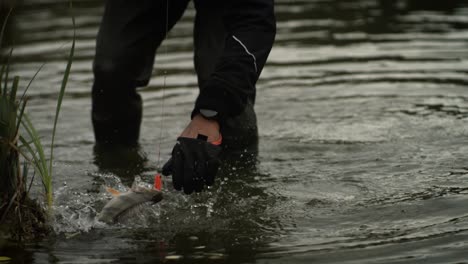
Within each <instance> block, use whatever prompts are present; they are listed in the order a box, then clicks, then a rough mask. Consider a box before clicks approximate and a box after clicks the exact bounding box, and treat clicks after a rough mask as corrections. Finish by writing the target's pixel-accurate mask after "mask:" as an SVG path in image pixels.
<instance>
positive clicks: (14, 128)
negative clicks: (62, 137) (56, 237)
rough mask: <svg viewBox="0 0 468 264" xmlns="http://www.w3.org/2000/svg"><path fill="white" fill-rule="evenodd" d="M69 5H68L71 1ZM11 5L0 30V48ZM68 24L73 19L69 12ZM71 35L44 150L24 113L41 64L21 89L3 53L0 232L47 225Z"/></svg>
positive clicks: (36, 231) (18, 233)
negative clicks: (38, 192) (36, 191)
mask: <svg viewBox="0 0 468 264" xmlns="http://www.w3.org/2000/svg"><path fill="white" fill-rule="evenodd" d="M70 7H71V5H70ZM11 13H12V9H10V11H9V12H8V14H7V16H6V18H5V21H3V25H2V28H1V31H0V49H1V50H3V49H2V48H3V47H2V42H3V41H2V40H3V36H4V34H5V28H6V25H7V22H8V18H9V16H10V15H11ZM72 21H73V26H74V25H75V21H74V18H72ZM74 49H75V37H74V38H73V41H72V47H71V49H70V53H69V55H68V59H67V65H66V69H65V73H64V76H63V79H62V83H61V87H60V90H59V93H58V98H57V107H56V111H55V119H54V125H53V131H52V134H51V144H50V149H49V152H48V153H46V147H45V146H44V145H43V143H42V141H41V136H40V135H39V134H38V132H37V131H36V129H35V127H34V123H33V120H31V118H30V117H29V116H28V114H27V102H28V98H27V91H28V89H29V88H30V87H31V85H32V84H33V82H34V78H35V77H36V76H37V74H39V72H40V70H41V68H42V67H40V68H39V69H38V70H37V72H36V73H35V75H34V76H33V77H32V79H31V80H29V81H28V83H27V85H26V86H25V87H24V89H23V91H22V93H21V95H19V94H18V90H19V88H20V77H19V76H13V77H11V76H9V75H10V64H11V58H12V54H13V48H10V50H9V51H7V52H6V53H4V52H3V51H2V53H1V54H2V55H3V54H5V55H6V56H4V57H5V58H3V56H0V58H2V61H1V67H0V238H15V239H23V238H35V237H40V236H42V235H44V234H46V233H47V232H48V231H49V227H48V226H47V219H48V216H49V214H50V211H51V208H52V203H53V188H52V179H53V173H52V172H53V166H52V161H53V158H54V156H53V153H54V141H55V134H56V128H57V122H58V117H59V114H60V109H61V105H62V100H63V96H64V94H65V88H66V86H67V82H68V77H69V74H70V70H71V65H72V60H73V55H74ZM35 176H38V178H39V179H40V181H41V183H42V186H43V193H44V199H41V200H44V201H45V203H44V204H43V205H44V206H43V205H42V204H40V203H39V202H38V201H37V200H33V199H32V198H31V197H30V195H29V191H30V189H31V186H32V183H33V181H34V180H35Z"/></svg>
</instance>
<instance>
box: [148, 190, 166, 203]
mask: <svg viewBox="0 0 468 264" xmlns="http://www.w3.org/2000/svg"><path fill="white" fill-rule="evenodd" d="M162 199H163V194H162V192H160V191H157V193H155V194H154V195H153V197H152V198H151V202H153V203H157V202H160V201H161V200H162Z"/></svg>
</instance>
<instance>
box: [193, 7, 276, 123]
mask: <svg viewBox="0 0 468 264" xmlns="http://www.w3.org/2000/svg"><path fill="white" fill-rule="evenodd" d="M201 1H207V0H201ZM216 1H223V0H216ZM225 3H226V5H227V8H226V9H225V10H226V11H225V12H224V14H223V23H224V26H225V28H226V31H227V37H226V41H225V46H224V51H223V52H222V55H221V57H220V58H219V60H218V62H217V63H216V67H215V70H214V73H213V74H212V75H211V76H210V77H209V78H208V80H207V81H206V82H204V84H203V87H201V91H200V95H199V96H198V98H197V100H196V103H195V109H194V111H193V114H195V113H197V112H198V111H199V110H200V109H210V110H215V111H217V112H218V114H219V117H220V118H229V117H233V116H236V115H238V114H240V113H241V112H242V111H243V109H244V108H245V106H246V104H247V101H248V100H249V99H251V98H255V85H256V82H257V80H258V78H259V76H260V73H261V72H262V69H263V67H264V65H265V62H266V60H267V57H268V55H269V53H270V51H271V48H272V46H273V42H274V39H275V34H276V20H275V15H274V0H225ZM252 103H253V102H252Z"/></svg>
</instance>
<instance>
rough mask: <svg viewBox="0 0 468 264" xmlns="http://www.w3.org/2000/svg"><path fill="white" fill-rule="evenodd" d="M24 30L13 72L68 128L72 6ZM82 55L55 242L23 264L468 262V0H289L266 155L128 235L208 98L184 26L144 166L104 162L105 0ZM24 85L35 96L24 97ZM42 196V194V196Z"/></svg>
mask: <svg viewBox="0 0 468 264" xmlns="http://www.w3.org/2000/svg"><path fill="white" fill-rule="evenodd" d="M24 2H25V3H24V4H23V7H22V8H21V10H19V12H18V13H17V14H16V16H15V17H14V19H13V24H12V27H13V28H15V30H16V36H15V40H16V41H15V47H16V48H15V56H14V61H15V66H14V71H15V72H16V73H18V74H20V75H21V76H24V77H31V76H32V75H33V74H34V72H35V71H36V70H37V69H38V68H39V66H40V65H41V64H42V63H43V62H46V63H47V64H46V66H45V67H44V69H43V70H42V72H41V73H40V74H39V76H38V78H37V79H36V81H35V82H34V85H33V87H32V88H31V90H30V92H29V95H30V102H29V112H30V113H31V115H32V116H33V120H35V122H36V124H37V125H38V127H39V130H40V132H41V133H43V134H44V135H45V138H44V140H45V141H46V142H48V140H50V139H49V137H47V135H48V134H50V132H51V129H52V121H53V115H54V113H53V112H54V106H55V102H56V101H55V99H56V95H57V91H58V89H59V84H60V81H61V74H62V73H63V70H64V68H65V63H64V58H65V57H66V54H67V51H68V48H69V47H70V42H69V40H70V38H71V36H72V30H71V22H70V19H69V18H70V14H69V12H68V11H67V5H66V4H64V3H63V1H58V0H40V1H39V0H35V1H32V0H30V1H24ZM74 2H75V15H76V18H77V28H78V32H77V34H78V41H77V51H76V58H75V61H74V64H73V74H72V75H71V79H70V84H69V88H68V92H67V95H66V98H65V101H64V107H63V108H62V115H61V119H60V123H59V127H58V129H59V130H58V131H59V133H58V135H57V143H58V146H57V149H56V161H55V163H54V169H55V173H56V177H55V190H56V194H55V197H56V199H55V201H56V208H55V223H54V228H55V230H56V231H57V235H56V236H53V237H50V238H47V239H45V240H43V241H40V242H37V243H32V244H26V245H4V246H2V249H1V250H0V253H1V254H0V255H7V256H9V257H11V258H13V259H14V260H15V262H18V263H29V262H35V263H47V262H52V263H109V262H126V263H132V262H139V263H140V262H142V263H146V262H148V263H158V262H168V263H252V262H257V263H312V262H314V263H467V260H468V251H467V249H468V209H467V207H466V205H467V203H468V163H467V154H466V153H468V144H467V143H468V131H467V130H468V90H467V89H466V87H467V84H468V71H467V68H468V18H467V17H468V16H467V15H468V1H461V0H459V1H458V0H451V1H428V0H425V1H424V0H421V1H417V0H406V1H403V0H400V1H384V0H381V1H378V0H367V1H365V0H356V1H344V0H343V1H338V0H335V1H334V0H307V1H305V0H304V1H292V0H277V1H276V12H277V17H278V34H277V41H276V44H275V47H274V49H273V51H272V54H271V56H270V59H269V63H268V66H267V67H266V68H265V70H264V72H263V75H262V78H261V80H260V82H259V84H258V101H257V104H256V111H257V114H258V119H259V126H260V136H261V142H260V154H259V156H258V164H256V165H255V166H251V165H245V164H244V163H240V164H239V163H237V164H236V163H232V164H231V163H229V164H227V165H226V166H225V168H224V169H223V172H222V173H220V175H219V177H218V181H217V185H216V186H214V187H213V188H212V189H210V190H209V191H208V192H205V193H203V194H201V195H193V196H191V197H187V196H184V195H182V194H179V193H176V192H174V191H173V190H172V189H171V188H170V187H169V185H170V182H168V181H167V180H166V185H165V186H166V187H165V188H166V189H165V193H166V196H165V200H163V201H162V202H161V203H160V204H159V205H155V206H147V207H144V208H139V209H138V210H137V211H136V212H134V214H133V216H132V215H131V216H129V217H128V218H126V219H125V221H123V222H122V223H120V224H117V225H116V226H105V225H100V224H96V223H95V221H94V218H95V215H96V213H97V212H98V211H99V210H100V208H102V206H103V205H104V203H105V202H106V201H108V200H109V199H110V197H109V195H108V194H106V193H105V191H104V186H107V185H109V186H113V187H115V188H117V189H121V190H124V189H125V188H126V187H125V186H128V185H129V184H131V183H132V182H133V177H134V176H135V175H136V176H137V181H139V182H142V183H145V182H149V181H150V179H151V177H152V175H154V173H155V172H156V171H157V168H156V163H157V154H158V149H157V146H158V144H157V143H158V137H159V131H160V127H161V114H160V113H161V111H160V109H161V108H160V107H161V102H162V97H163V94H162V91H161V87H162V83H163V77H162V72H163V71H167V72H168V74H167V84H168V89H167V90H166V92H165V98H164V102H165V106H166V110H165V111H166V115H165V117H164V120H165V121H164V122H165V124H166V126H165V127H164V130H163V141H162V142H161V148H162V159H163V160H165V159H167V158H168V156H169V153H170V150H171V148H172V145H173V144H174V135H176V134H178V133H180V131H181V130H182V128H183V127H184V126H185V125H186V122H187V119H188V114H189V113H190V111H191V108H192V104H193V101H194V99H195V97H196V94H197V88H196V87H197V84H196V77H195V75H194V73H193V65H192V52H191V47H192V35H191V34H192V22H191V21H192V20H193V17H194V11H193V10H192V9H190V10H188V12H186V14H185V16H184V18H183V20H182V21H181V22H179V24H178V25H177V26H176V28H175V29H174V30H173V31H172V32H171V34H170V36H169V40H168V41H167V42H166V43H165V45H167V50H168V52H167V54H165V53H163V52H162V51H163V50H164V48H162V49H160V51H161V52H160V53H159V54H158V56H157V59H156V63H157V67H156V68H155V71H154V74H153V78H152V80H151V83H150V85H149V86H148V87H147V88H144V89H142V91H141V93H142V95H143V97H144V104H145V113H144V121H143V122H144V125H143V128H142V136H141V144H142V149H141V150H139V151H133V152H132V151H129V152H127V153H116V154H115V156H113V157H110V158H109V157H102V156H101V155H99V153H95V152H94V151H93V134H92V129H91V123H90V87H91V84H92V74H91V61H92V56H93V53H94V41H95V35H96V31H97V27H98V23H99V20H100V15H101V12H102V6H101V5H102V4H101V1H92V0H87V1H85V0H81V1H79V0H76V1H74ZM23 85H24V83H23ZM38 187H39V186H38V185H36V187H35V189H36V191H35V192H36V193H37V191H38V190H39V188H38Z"/></svg>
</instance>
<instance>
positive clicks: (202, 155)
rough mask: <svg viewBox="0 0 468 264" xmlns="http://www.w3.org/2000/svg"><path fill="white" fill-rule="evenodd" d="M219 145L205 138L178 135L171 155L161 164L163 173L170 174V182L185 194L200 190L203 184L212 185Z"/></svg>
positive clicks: (216, 166) (217, 166)
mask: <svg viewBox="0 0 468 264" xmlns="http://www.w3.org/2000/svg"><path fill="white" fill-rule="evenodd" d="M220 152H221V147H220V146H216V145H213V144H211V143H209V142H206V140H202V139H194V138H186V137H179V138H177V143H176V145H175V146H174V149H173V150H172V157H171V158H170V159H169V161H168V162H167V163H166V164H165V165H164V166H163V169H162V173H163V174H164V175H171V174H172V183H173V185H174V188H175V189H176V190H178V191H180V190H182V188H184V192H185V193H186V194H191V193H192V192H193V191H194V190H195V191H196V192H201V191H202V190H203V186H204V185H205V184H206V185H208V186H210V185H213V183H214V178H215V176H216V173H217V172H218V168H219V164H220V160H219V154H220Z"/></svg>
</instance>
